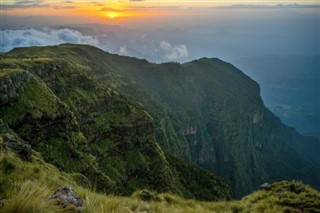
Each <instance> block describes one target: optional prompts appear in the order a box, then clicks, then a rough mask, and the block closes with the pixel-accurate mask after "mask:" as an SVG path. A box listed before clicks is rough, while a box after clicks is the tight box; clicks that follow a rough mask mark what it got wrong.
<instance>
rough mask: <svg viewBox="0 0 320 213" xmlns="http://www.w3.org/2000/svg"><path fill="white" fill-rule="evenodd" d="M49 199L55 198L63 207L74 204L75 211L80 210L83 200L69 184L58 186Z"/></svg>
mask: <svg viewBox="0 0 320 213" xmlns="http://www.w3.org/2000/svg"><path fill="white" fill-rule="evenodd" d="M50 199H55V200H57V201H58V203H59V204H60V205H62V206H63V207H64V208H67V207H70V206H74V207H75V210H76V212H82V210H83V209H82V208H83V201H82V199H81V198H80V196H79V195H78V194H77V193H76V192H75V191H74V190H73V189H72V188H71V187H69V186H66V187H60V188H58V189H57V190H56V191H55V192H54V194H53V195H52V196H51V197H50Z"/></svg>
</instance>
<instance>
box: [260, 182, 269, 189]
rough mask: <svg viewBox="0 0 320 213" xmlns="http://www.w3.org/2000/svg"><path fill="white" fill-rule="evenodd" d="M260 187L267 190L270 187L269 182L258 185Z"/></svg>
mask: <svg viewBox="0 0 320 213" xmlns="http://www.w3.org/2000/svg"><path fill="white" fill-rule="evenodd" d="M260 189H264V190H269V189H271V186H270V184H269V183H264V184H262V185H261V186H260Z"/></svg>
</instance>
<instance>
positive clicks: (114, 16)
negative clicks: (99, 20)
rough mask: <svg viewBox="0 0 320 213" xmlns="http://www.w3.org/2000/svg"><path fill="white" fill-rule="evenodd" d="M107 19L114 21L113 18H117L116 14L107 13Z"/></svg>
mask: <svg viewBox="0 0 320 213" xmlns="http://www.w3.org/2000/svg"><path fill="white" fill-rule="evenodd" d="M108 16H109V18H111V19H114V18H116V17H117V16H116V14H114V13H109V15H108Z"/></svg>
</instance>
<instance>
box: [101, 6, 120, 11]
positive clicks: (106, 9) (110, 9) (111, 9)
mask: <svg viewBox="0 0 320 213" xmlns="http://www.w3.org/2000/svg"><path fill="white" fill-rule="evenodd" d="M100 11H104V12H124V11H125V10H121V9H117V8H113V7H103V8H101V9H100Z"/></svg>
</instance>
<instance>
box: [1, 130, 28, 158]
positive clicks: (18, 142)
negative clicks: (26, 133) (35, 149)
mask: <svg viewBox="0 0 320 213" xmlns="http://www.w3.org/2000/svg"><path fill="white" fill-rule="evenodd" d="M2 138H3V140H4V145H3V146H4V148H6V149H9V150H11V151H13V152H15V153H16V154H18V155H19V156H20V158H21V159H22V160H25V161H30V160H31V154H32V150H31V146H30V145H29V144H28V143H27V142H25V141H24V140H22V139H21V138H19V137H18V136H16V135H12V134H9V133H6V134H3V135H2Z"/></svg>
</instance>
